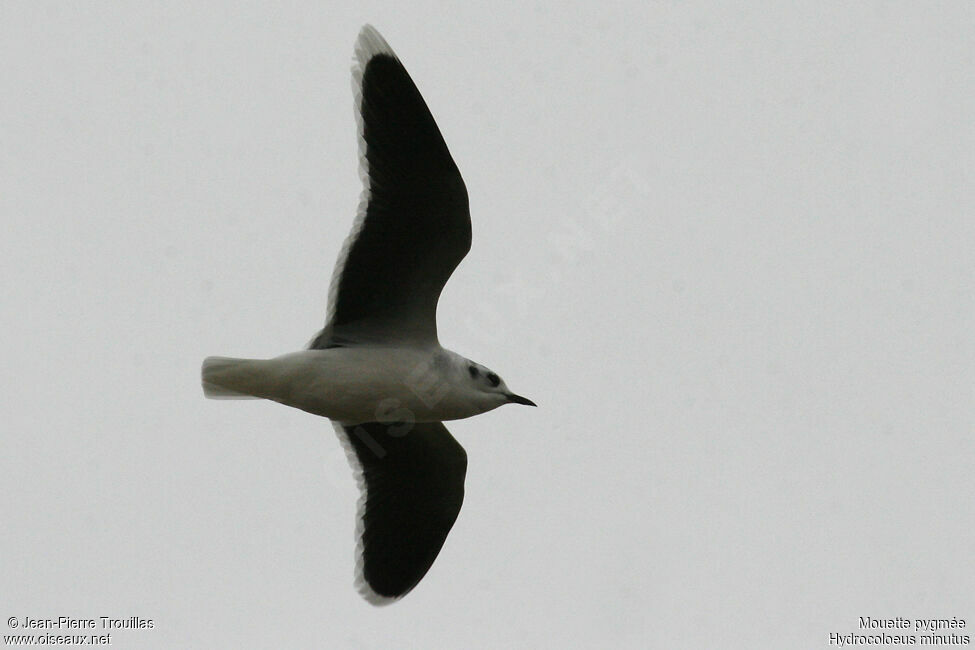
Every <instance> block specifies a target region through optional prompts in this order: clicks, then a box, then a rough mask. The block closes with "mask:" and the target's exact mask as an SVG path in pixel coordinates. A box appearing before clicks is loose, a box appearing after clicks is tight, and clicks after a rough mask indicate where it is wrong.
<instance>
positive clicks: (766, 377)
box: [0, 2, 975, 648]
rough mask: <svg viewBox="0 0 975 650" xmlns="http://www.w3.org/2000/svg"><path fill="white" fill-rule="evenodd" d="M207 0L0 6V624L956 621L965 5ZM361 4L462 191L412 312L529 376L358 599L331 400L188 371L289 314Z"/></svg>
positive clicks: (333, 186) (140, 636) (974, 148)
mask: <svg viewBox="0 0 975 650" xmlns="http://www.w3.org/2000/svg"><path fill="white" fill-rule="evenodd" d="M203 4H204V6H198V5H197V4H196V3H182V4H179V3H155V2H151V3H150V2H144V3H125V4H118V3H107V2H102V3H42V2H5V3H3V4H0V97H2V100H0V216H2V223H3V233H4V234H3V236H2V237H0V276H2V277H3V281H2V296H3V319H2V326H0V327H2V337H0V338H2V341H3V343H2V350H3V363H4V372H3V374H2V377H3V378H2V379H0V382H2V386H3V390H2V391H0V401H2V404H3V409H2V412H3V419H4V423H3V425H2V431H3V433H2V440H3V453H2V454H0V488H2V494H3V495H4V503H3V513H4V516H3V522H4V525H3V526H2V527H0V557H2V558H3V559H2V563H0V585H2V586H0V614H2V617H0V619H3V620H5V619H7V618H8V617H9V616H17V617H23V616H30V617H35V618H57V617H58V616H61V615H68V616H75V617H85V618H89V617H92V618H93V617H98V616H103V615H107V616H112V617H118V618H125V617H130V616H140V617H142V618H152V619H153V620H154V622H155V626H156V627H155V629H153V630H150V631H125V632H120V633H117V635H116V636H115V637H114V639H113V641H114V642H113V646H114V647H121V648H127V647H131V648H168V647H193V648H232V647H254V648H257V647H268V648H271V647H335V648H338V647H348V648H422V647H469V648H500V647H512V648H563V647H580V648H584V647H626V648H635V647H659V648H701V647H724V648H743V647H751V648H756V647H758V648H820V647H827V641H828V634H829V633H830V632H837V633H849V632H853V631H856V627H857V621H858V617H860V616H873V617H894V616H903V617H910V618H916V617H937V618H951V617H953V616H954V617H958V618H964V619H966V620H967V621H968V622H969V628H968V629H967V630H966V632H967V633H968V634H970V635H973V636H975V634H973V632H972V627H971V626H972V625H975V590H973V589H972V585H973V584H975V565H973V564H972V561H971V549H972V548H975V502H973V500H972V494H975V474H973V472H972V461H973V458H975V443H973V440H972V433H973V420H975V418H973V413H975V409H973V405H975V399H973V398H975V388H973V386H975V381H973V380H975V345H973V338H972V331H973V330H975V302H973V293H972V287H973V279H975V262H973V254H972V245H973V242H975V226H973V219H972V215H973V212H975V181H973V178H972V170H973V169H975V127H973V121H972V115H973V114H975V81H973V79H975V77H973V76H972V69H973V63H975V61H973V58H975V13H973V6H972V5H971V4H970V3H967V2H941V3H915V2H861V3H853V4H849V3H807V4H808V6H807V7H804V8H803V7H794V6H786V5H787V3H655V4H650V3H636V2H632V3H609V4H605V5H600V6H596V3H591V2H587V3H576V4H574V5H571V6H570V5H568V4H555V3H550V4H534V5H521V4H515V3H512V4H510V5H500V6H497V5H495V6H492V7H490V8H488V7H484V8H479V9H471V8H466V9H465V8H461V7H457V6H452V7H450V8H448V7H447V6H445V5H439V4H436V3H423V2H421V3H416V4H415V5H414V6H411V7H409V8H407V5H404V4H403V3H361V4H355V5H349V4H341V5H339V4H332V3H317V2H305V3H288V4H286V5H279V4H277V3H268V4H266V5H254V4H246V5H237V4H230V3H203ZM644 4H646V5H647V6H644ZM743 5H744V6H743ZM365 22H371V23H373V24H374V25H375V26H376V27H377V28H378V29H379V30H380V31H381V32H382V33H383V34H384V36H385V37H386V38H387V40H388V41H389V42H390V44H391V45H392V47H393V48H394V49H395V50H396V51H397V53H398V54H399V55H400V57H401V58H402V59H403V61H404V63H405V64H406V66H407V68H408V69H409V70H410V72H411V74H412V76H413V78H414V80H415V81H416V83H417V85H418V86H419V88H420V90H421V92H422V93H423V94H424V96H425V98H426V100H427V103H428V104H429V105H430V107H431V110H432V111H433V113H434V115H435V116H436V118H437V120H438V122H439V124H440V127H441V130H442V131H443V133H444V137H445V139H446V141H447V144H448V146H449V147H450V150H451V152H452V154H453V156H454V158H455V160H456V161H457V163H458V165H459V167H460V169H461V172H462V173H463V175H464V178H465V180H466V182H467V186H468V190H469V193H470V198H471V212H472V218H473V226H474V244H473V250H472V251H471V253H470V255H469V256H468V257H467V259H466V260H465V261H464V262H463V263H462V264H461V266H460V267H459V268H458V270H457V272H456V273H455V274H454V277H453V278H452V279H451V281H450V283H448V285H447V289H446V291H445V293H444V295H443V298H442V300H441V305H440V314H439V322H440V332H441V340H442V342H443V343H444V345H445V346H447V347H450V348H452V349H454V350H457V351H458V352H460V353H461V354H464V355H465V356H469V357H471V358H473V359H475V360H477V361H480V362H482V363H484V364H486V365H488V366H489V367H491V368H493V369H495V370H497V371H498V372H499V373H500V374H501V376H502V377H503V378H504V379H505V380H506V381H507V383H508V385H509V386H510V387H511V388H512V389H513V390H515V391H517V392H519V393H521V394H524V395H526V396H528V397H530V398H532V399H534V400H535V401H537V402H538V404H539V405H540V408H538V409H537V410H536V409H524V408H516V407H506V408H502V409H499V410H497V411H494V412H492V413H489V414H487V415H484V416H481V417H478V418H474V419H471V420H466V421H461V422H455V423H453V424H452V425H451V426H450V429H451V431H452V432H453V433H454V435H455V437H457V438H458V440H460V442H461V443H462V444H463V445H464V446H465V448H466V449H467V452H468V455H469V460H470V467H469V471H468V478H467V497H466V501H465V505H464V509H463V510H462V511H461V514H460V517H459V519H458V521H457V524H456V526H455V527H454V530H453V532H452V533H451V535H450V537H449V538H448V540H447V543H446V545H445V547H444V549H443V551H442V553H441V555H440V557H439V559H438V560H437V562H436V563H435V564H434V566H433V568H432V570H431V571H430V573H429V574H428V575H427V577H426V578H425V579H424V580H423V581H422V582H421V583H420V585H419V586H418V587H417V589H416V590H415V591H414V592H413V593H411V594H410V595H409V596H408V597H407V598H406V599H405V600H403V601H401V602H399V603H397V604H394V605H392V606H390V607H387V608H383V609H376V608H373V607H372V606H370V605H368V604H367V603H365V602H364V601H362V600H361V599H360V598H359V596H358V595H357V594H356V593H355V591H354V590H353V588H352V577H353V548H354V537H353V532H354V512H355V500H356V496H357V493H356V489H355V486H354V481H353V479H352V475H351V472H350V470H349V469H348V465H347V463H346V460H345V458H344V456H343V455H342V452H341V449H340V446H339V443H338V441H337V439H336V437H335V434H334V432H333V431H332V428H331V426H330V425H329V424H328V423H327V422H326V421H324V420H320V419H317V418H314V417H312V416H310V415H307V414H305V413H302V412H299V411H296V410H291V409H287V408H284V407H281V406H279V405H276V404H271V403H264V402H213V401H207V400H204V399H203V395H202V392H201V389H200V385H199V366H200V362H201V360H202V359H203V357H205V356H206V355H209V354H224V355H231V356H273V355H276V354H280V353H284V352H287V351H291V350H295V349H298V348H300V347H302V346H303V345H304V344H305V343H306V342H307V341H308V339H310V338H311V336H312V335H313V334H314V333H315V332H316V330H317V329H318V328H319V327H320V326H321V324H322V321H323V319H324V314H325V300H326V288H327V283H328V280H329V278H330V276H331V271H332V265H333V263H334V261H335V257H336V255H337V253H338V251H339V248H340V246H341V244H342V242H343V240H344V239H345V236H346V234H347V233H348V230H349V228H350V226H351V223H352V219H353V215H354V213H355V208H356V204H357V201H358V195H359V190H360V185H359V180H358V176H357V171H356V145H355V123H354V118H353V111H352V96H351V90H350V73H349V68H350V64H351V56H352V47H353V43H354V40H355V37H356V35H357V33H358V30H359V28H360V27H361V25H362V24H363V23H365ZM0 626H2V624H0ZM7 633H9V632H8V628H4V634H7Z"/></svg>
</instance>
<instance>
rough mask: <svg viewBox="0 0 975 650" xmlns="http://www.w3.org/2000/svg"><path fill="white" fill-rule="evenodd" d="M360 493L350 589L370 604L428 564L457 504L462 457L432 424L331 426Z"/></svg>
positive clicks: (397, 592) (391, 596)
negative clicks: (352, 588) (354, 564)
mask: <svg viewBox="0 0 975 650" xmlns="http://www.w3.org/2000/svg"><path fill="white" fill-rule="evenodd" d="M335 430H336V431H337V432H338V434H339V438H340V439H341V440H342V443H343V445H344V446H345V448H346V452H347V453H348V454H349V459H350V461H351V462H352V464H353V466H354V468H355V469H356V470H357V472H356V474H357V479H358V480H359V488H360V490H361V491H362V495H361V497H360V499H359V514H358V516H359V520H358V526H357V530H356V533H357V535H358V538H359V543H358V545H357V548H356V552H357V558H356V586H357V588H358V589H359V593H361V594H362V595H363V597H365V598H366V600H368V601H369V602H371V603H373V604H374V605H383V604H387V603H390V602H392V601H393V600H395V599H397V598H400V597H402V596H405V595H406V594H407V593H408V592H409V591H410V590H411V589H413V587H415V586H416V584H417V583H418V582H419V581H420V579H421V578H423V576H424V575H425V574H426V572H427V570H428V569H429V568H430V566H431V565H432V564H433V561H434V560H435V559H436V557H437V554H438V553H439V552H440V548H441V547H442V546H443V543H444V540H445V539H446V538H447V533H448V532H450V528H451V527H452V526H453V525H454V520H456V519H457V513H459V512H460V506H461V504H462V503H463V501H464V476H465V474H466V472H467V453H466V452H465V451H464V448H463V447H461V446H460V444H459V443H458V442H457V441H456V440H455V439H454V437H453V436H451V435H450V433H449V432H448V431H447V429H446V427H444V425H443V424H441V423H440V422H433V423H427V424H414V425H412V426H410V425H407V424H399V425H396V424H394V425H389V424H380V423H378V422H369V423H366V424H357V425H349V426H345V425H340V424H338V423H335Z"/></svg>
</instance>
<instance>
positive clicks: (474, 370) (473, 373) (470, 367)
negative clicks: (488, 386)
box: [467, 366, 477, 377]
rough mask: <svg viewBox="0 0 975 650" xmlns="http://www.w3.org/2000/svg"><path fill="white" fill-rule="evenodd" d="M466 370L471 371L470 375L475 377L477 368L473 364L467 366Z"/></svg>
mask: <svg viewBox="0 0 975 650" xmlns="http://www.w3.org/2000/svg"><path fill="white" fill-rule="evenodd" d="M467 372H469V373H471V377H477V368H476V367H475V366H467Z"/></svg>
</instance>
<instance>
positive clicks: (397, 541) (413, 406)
mask: <svg viewBox="0 0 975 650" xmlns="http://www.w3.org/2000/svg"><path fill="white" fill-rule="evenodd" d="M352 78H353V91H354V94H355V105H356V123H357V126H358V134H359V138H358V141H359V175H360V177H361V178H362V183H363V190H362V195H361V198H360V201H359V209H358V214H357V216H356V219H355V223H354V225H353V228H352V232H351V234H350V235H349V237H348V239H347V240H346V242H345V244H344V246H343V247H342V251H341V252H340V253H339V258H338V262H337V263H336V266H335V271H334V273H333V275H332V281H331V286H330V287H329V293H328V311H327V316H326V321H325V327H324V329H322V330H321V331H320V332H319V333H318V335H317V336H315V338H314V339H312V341H311V343H310V344H309V346H308V348H307V349H305V350H302V351H300V352H293V353H290V354H285V355H283V356H279V357H275V358H273V359H234V358H228V357H208V358H207V359H205V360H204V361H203V368H202V382H203V392H204V395H205V396H206V397H209V398H214V399H221V398H224V399H226V398H230V399H246V398H259V399H267V400H273V401H275V402H279V403H281V404H285V405H287V406H292V407H294V408H298V409H301V410H303V411H307V412H308V413H312V414H314V415H318V416H322V417H326V418H329V419H330V420H332V423H333V425H334V427H335V430H336V432H337V433H338V436H339V439H340V441H341V442H342V445H343V447H344V449H345V451H346V454H347V456H348V457H349V462H350V464H351V465H352V468H353V473H354V474H355V476H356V479H357V482H358V484H359V489H360V498H359V504H358V513H357V520H356V524H357V525H356V536H357V540H358V541H357V545H356V579H355V585H356V588H357V590H358V591H359V593H360V594H361V595H362V596H363V597H364V598H365V599H366V600H367V601H369V602H370V603H372V604H374V605H384V604H388V603H390V602H394V601H395V600H397V599H399V598H401V597H403V596H405V595H406V594H407V593H409V591H410V590H412V589H413V588H414V587H415V586H416V585H417V583H418V582H419V581H420V580H421V579H422V578H423V576H424V575H426V573H427V571H428V570H429V569H430V566H431V565H432V564H433V561H434V560H435V559H436V557H437V554H438V553H439V552H440V549H441V548H442V546H443V543H444V540H446V538H447V533H449V532H450V529H451V527H452V526H453V524H454V521H455V520H456V519H457V514H458V513H459V512H460V507H461V504H462V503H463V500H464V477H465V475H466V472H467V454H466V452H465V451H464V448H463V447H461V446H460V444H459V443H458V442H457V441H456V440H455V439H454V437H453V436H451V435H450V433H449V432H448V431H447V428H446V427H445V426H444V425H443V422H444V421H445V420H457V419H461V418H467V417H471V416H473V415H478V414H480V413H485V412H487V411H490V410H492V409H495V408H497V407H499V406H501V405H502V404H525V405H528V406H535V404H534V402H532V401H531V400H529V399H527V398H525V397H521V396H520V395H516V394H515V393H513V392H511V391H510V390H508V387H507V385H506V384H505V382H504V381H502V380H501V378H500V377H499V376H498V375H497V374H496V373H495V372H493V371H491V370H489V369H488V368H486V367H485V366H483V365H481V364H479V363H475V362H473V361H471V360H470V359H467V358H465V357H463V356H461V355H459V354H457V353H456V352H452V351H450V350H447V349H445V348H443V347H441V345H440V342H439V339H438V338H437V302H438V301H439V298H440V293H441V291H442V290H443V287H444V284H445V283H446V282H447V279H448V278H449V277H450V275H451V273H453V271H454V269H455V268H456V267H457V265H458V264H459V263H460V261H461V260H462V259H463V258H464V256H465V255H466V254H467V252H468V251H469V250H470V247H471V218H470V211H469V208H468V199H467V189H466V187H465V185H464V181H463V179H462V178H461V175H460V172H459V171H458V169H457V165H456V164H454V160H453V158H451V156H450V152H449V151H447V145H446V144H445V143H444V140H443V136H442V135H441V134H440V129H439V128H438V127H437V124H436V122H435V121H434V119H433V116H432V115H431V114H430V110H429V109H428V108H427V105H426V103H425V102H424V101H423V97H422V96H421V95H420V91H419V90H417V87H416V85H415V84H414V83H413V80H412V79H411V78H410V75H409V74H408V73H407V71H406V68H405V67H404V66H403V64H402V63H401V62H400V60H399V58H398V57H397V56H396V54H395V53H394V52H393V50H392V49H391V48H390V47H389V44H388V43H386V41H385V39H383V37H382V36H381V35H380V34H379V32H378V31H376V29H375V28H373V27H372V26H370V25H366V26H364V27H363V28H362V31H361V32H360V33H359V37H358V40H357V41H356V47H355V59H354V64H353V68H352Z"/></svg>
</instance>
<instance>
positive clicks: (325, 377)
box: [203, 346, 507, 424]
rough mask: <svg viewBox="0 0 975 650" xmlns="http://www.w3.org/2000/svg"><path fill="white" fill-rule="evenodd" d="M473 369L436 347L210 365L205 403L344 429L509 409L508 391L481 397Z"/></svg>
mask: <svg viewBox="0 0 975 650" xmlns="http://www.w3.org/2000/svg"><path fill="white" fill-rule="evenodd" d="M469 364H470V362H469V361H468V360H467V359H464V358H463V357H461V356H460V355H458V354H456V353H454V352H451V351H450V350H445V349H443V348H441V347H440V346H436V347H399V346H356V347H339V348H329V349H326V350H304V351H301V352H293V353H291V354H285V355H282V356H280V357H275V358H273V359H229V358H226V357H209V358H207V359H206V360H205V361H204V362H203V388H204V392H205V393H206V395H207V397H212V398H230V399H233V398H238V399H239V398H247V397H258V398H263V399H269V400H273V401H275V402H280V403H281V404H286V405H288V406H293V407H295V408H299V409H301V410H303V411H307V412H309V413H313V414H315V415H320V416H323V417H327V418H330V419H332V420H336V421H338V422H341V423H343V424H359V423H362V422H405V421H411V422H441V421H444V420H458V419H461V418H467V417H471V416H473V415H477V414H479V413H484V412H486V411H490V410H491V409H494V408H497V407H498V406H501V405H502V404H504V403H506V401H507V400H506V399H505V397H504V395H503V389H504V387H503V386H502V387H499V388H501V389H502V390H499V391H498V392H494V393H485V392H483V391H480V390H475V389H474V386H473V385H472V383H471V381H470V379H469V377H468V370H467V368H468V365H469Z"/></svg>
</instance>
